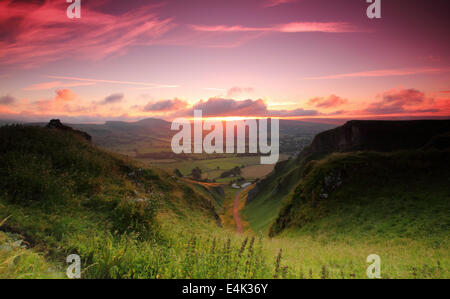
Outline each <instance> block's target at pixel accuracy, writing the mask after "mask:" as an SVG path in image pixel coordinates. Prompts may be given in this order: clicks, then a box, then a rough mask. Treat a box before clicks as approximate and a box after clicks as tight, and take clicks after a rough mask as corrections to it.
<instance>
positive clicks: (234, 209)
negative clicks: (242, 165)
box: [233, 185, 251, 234]
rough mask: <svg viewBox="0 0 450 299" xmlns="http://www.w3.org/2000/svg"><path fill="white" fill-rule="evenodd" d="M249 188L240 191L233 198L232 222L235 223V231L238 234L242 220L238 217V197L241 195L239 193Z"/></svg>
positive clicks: (240, 230) (240, 231)
mask: <svg viewBox="0 0 450 299" xmlns="http://www.w3.org/2000/svg"><path fill="white" fill-rule="evenodd" d="M249 187H251V185H250V186H247V187H246V188H244V189H241V190H240V191H239V192H238V193H237V194H236V196H235V197H234V207H233V215H234V221H235V222H236V226H237V231H238V233H240V234H241V233H242V220H241V217H239V196H240V195H241V193H242V192H243V191H244V190H246V189H247V188H249Z"/></svg>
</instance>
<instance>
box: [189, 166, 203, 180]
mask: <svg viewBox="0 0 450 299" xmlns="http://www.w3.org/2000/svg"><path fill="white" fill-rule="evenodd" d="M191 175H192V178H194V179H195V180H200V179H201V178H202V170H201V169H200V168H199V167H198V166H196V167H195V168H193V169H192V172H191Z"/></svg>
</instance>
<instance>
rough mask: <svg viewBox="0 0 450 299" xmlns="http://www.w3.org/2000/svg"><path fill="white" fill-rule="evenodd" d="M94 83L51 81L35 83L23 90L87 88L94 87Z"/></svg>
mask: <svg viewBox="0 0 450 299" xmlns="http://www.w3.org/2000/svg"><path fill="white" fill-rule="evenodd" d="M94 84H95V82H69V83H63V82H61V81H52V82H44V83H36V84H32V85H30V86H28V87H25V88H24V90H48V89H54V88H57V87H76V86H89V85H94Z"/></svg>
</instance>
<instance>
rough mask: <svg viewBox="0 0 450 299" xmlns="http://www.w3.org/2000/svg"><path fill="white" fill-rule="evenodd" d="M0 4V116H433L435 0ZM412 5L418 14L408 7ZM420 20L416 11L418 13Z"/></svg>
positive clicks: (442, 76)
mask: <svg viewBox="0 0 450 299" xmlns="http://www.w3.org/2000/svg"><path fill="white" fill-rule="evenodd" d="M66 8H67V4H66V3H65V1H60V0H46V1H44V0H41V1H33V2H26V1H12V0H7V1H2V2H1V3H0V24H1V25H0V36H1V38H0V118H3V119H12V120H20V121H45V120H48V119H49V118H53V117H57V118H61V119H62V120H63V121H66V122H104V121H106V120H124V121H134V120H139V119H143V118H147V117H156V118H163V119H167V120H171V119H174V118H176V117H190V116H192V111H193V110H194V109H202V110H203V111H204V116H205V117H207V118H211V119H221V120H222V119H224V120H226V119H236V120H238V119H245V118H263V117H279V118H280V119H354V118H366V119H372V118H385V119H391V118H402V119H406V118H436V117H438V118H443V117H444V118H445V117H448V116H450V94H449V93H448V90H449V89H450V86H449V82H450V56H449V53H450V46H449V44H448V42H447V41H446V36H448V28H450V26H449V25H450V24H449V21H448V16H447V13H446V10H445V8H444V7H441V4H440V2H439V1H438V2H433V3H424V1H418V0H415V1H406V0H402V1H385V2H384V3H383V17H382V18H381V19H369V18H367V16H366V8H367V4H366V1H362V0H361V1H335V0H320V1H313V0H303V1H293V0H292V1H291V0H276V1H275V0H270V1H269V0H246V1H219V0H192V1H189V4H186V1H182V0H173V1H166V2H163V1H139V0H133V1H126V2H125V1H113V0H110V1H86V2H85V1H83V4H82V17H81V18H80V19H69V18H67V16H66ZM423 11H428V12H430V13H427V14H425V13H424V14H422V12H423ZM418 16H420V17H418Z"/></svg>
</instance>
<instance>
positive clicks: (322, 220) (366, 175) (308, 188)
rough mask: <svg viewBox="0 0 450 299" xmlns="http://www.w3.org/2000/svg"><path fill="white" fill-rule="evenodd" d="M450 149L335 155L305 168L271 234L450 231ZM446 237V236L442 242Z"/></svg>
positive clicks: (440, 235)
mask: <svg viewBox="0 0 450 299" xmlns="http://www.w3.org/2000/svg"><path fill="white" fill-rule="evenodd" d="M448 165H450V152H448V151H437V150H430V151H400V152H394V153H377V152H355V153H340V154H332V155H330V156H328V157H326V158H324V159H321V160H319V161H310V162H309V163H308V164H307V165H305V167H304V171H303V173H302V179H301V181H300V184H299V185H298V186H297V187H296V189H295V192H294V194H293V195H292V196H291V197H290V198H289V199H288V200H287V201H285V202H284V204H283V206H282V208H281V209H280V213H279V215H278V217H277V219H276V220H275V222H274V223H273V225H272V226H271V227H270V231H269V233H270V235H275V234H278V233H280V232H281V231H283V230H284V229H287V228H296V229H299V230H300V231H301V232H303V233H309V234H314V233H324V232H326V233H327V234H328V235H329V236H330V237H333V238H338V237H339V235H345V234H351V235H353V236H355V237H366V236H375V235H377V236H380V235H381V236H383V237H385V238H400V237H407V238H412V239H421V238H425V239H427V240H428V241H429V242H433V243H434V244H436V246H439V243H440V242H441V241H442V242H446V239H447V235H448V232H449V231H450V214H449V211H450V188H448V185H449V182H450V169H449V168H448ZM439 240H441V241H439Z"/></svg>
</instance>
